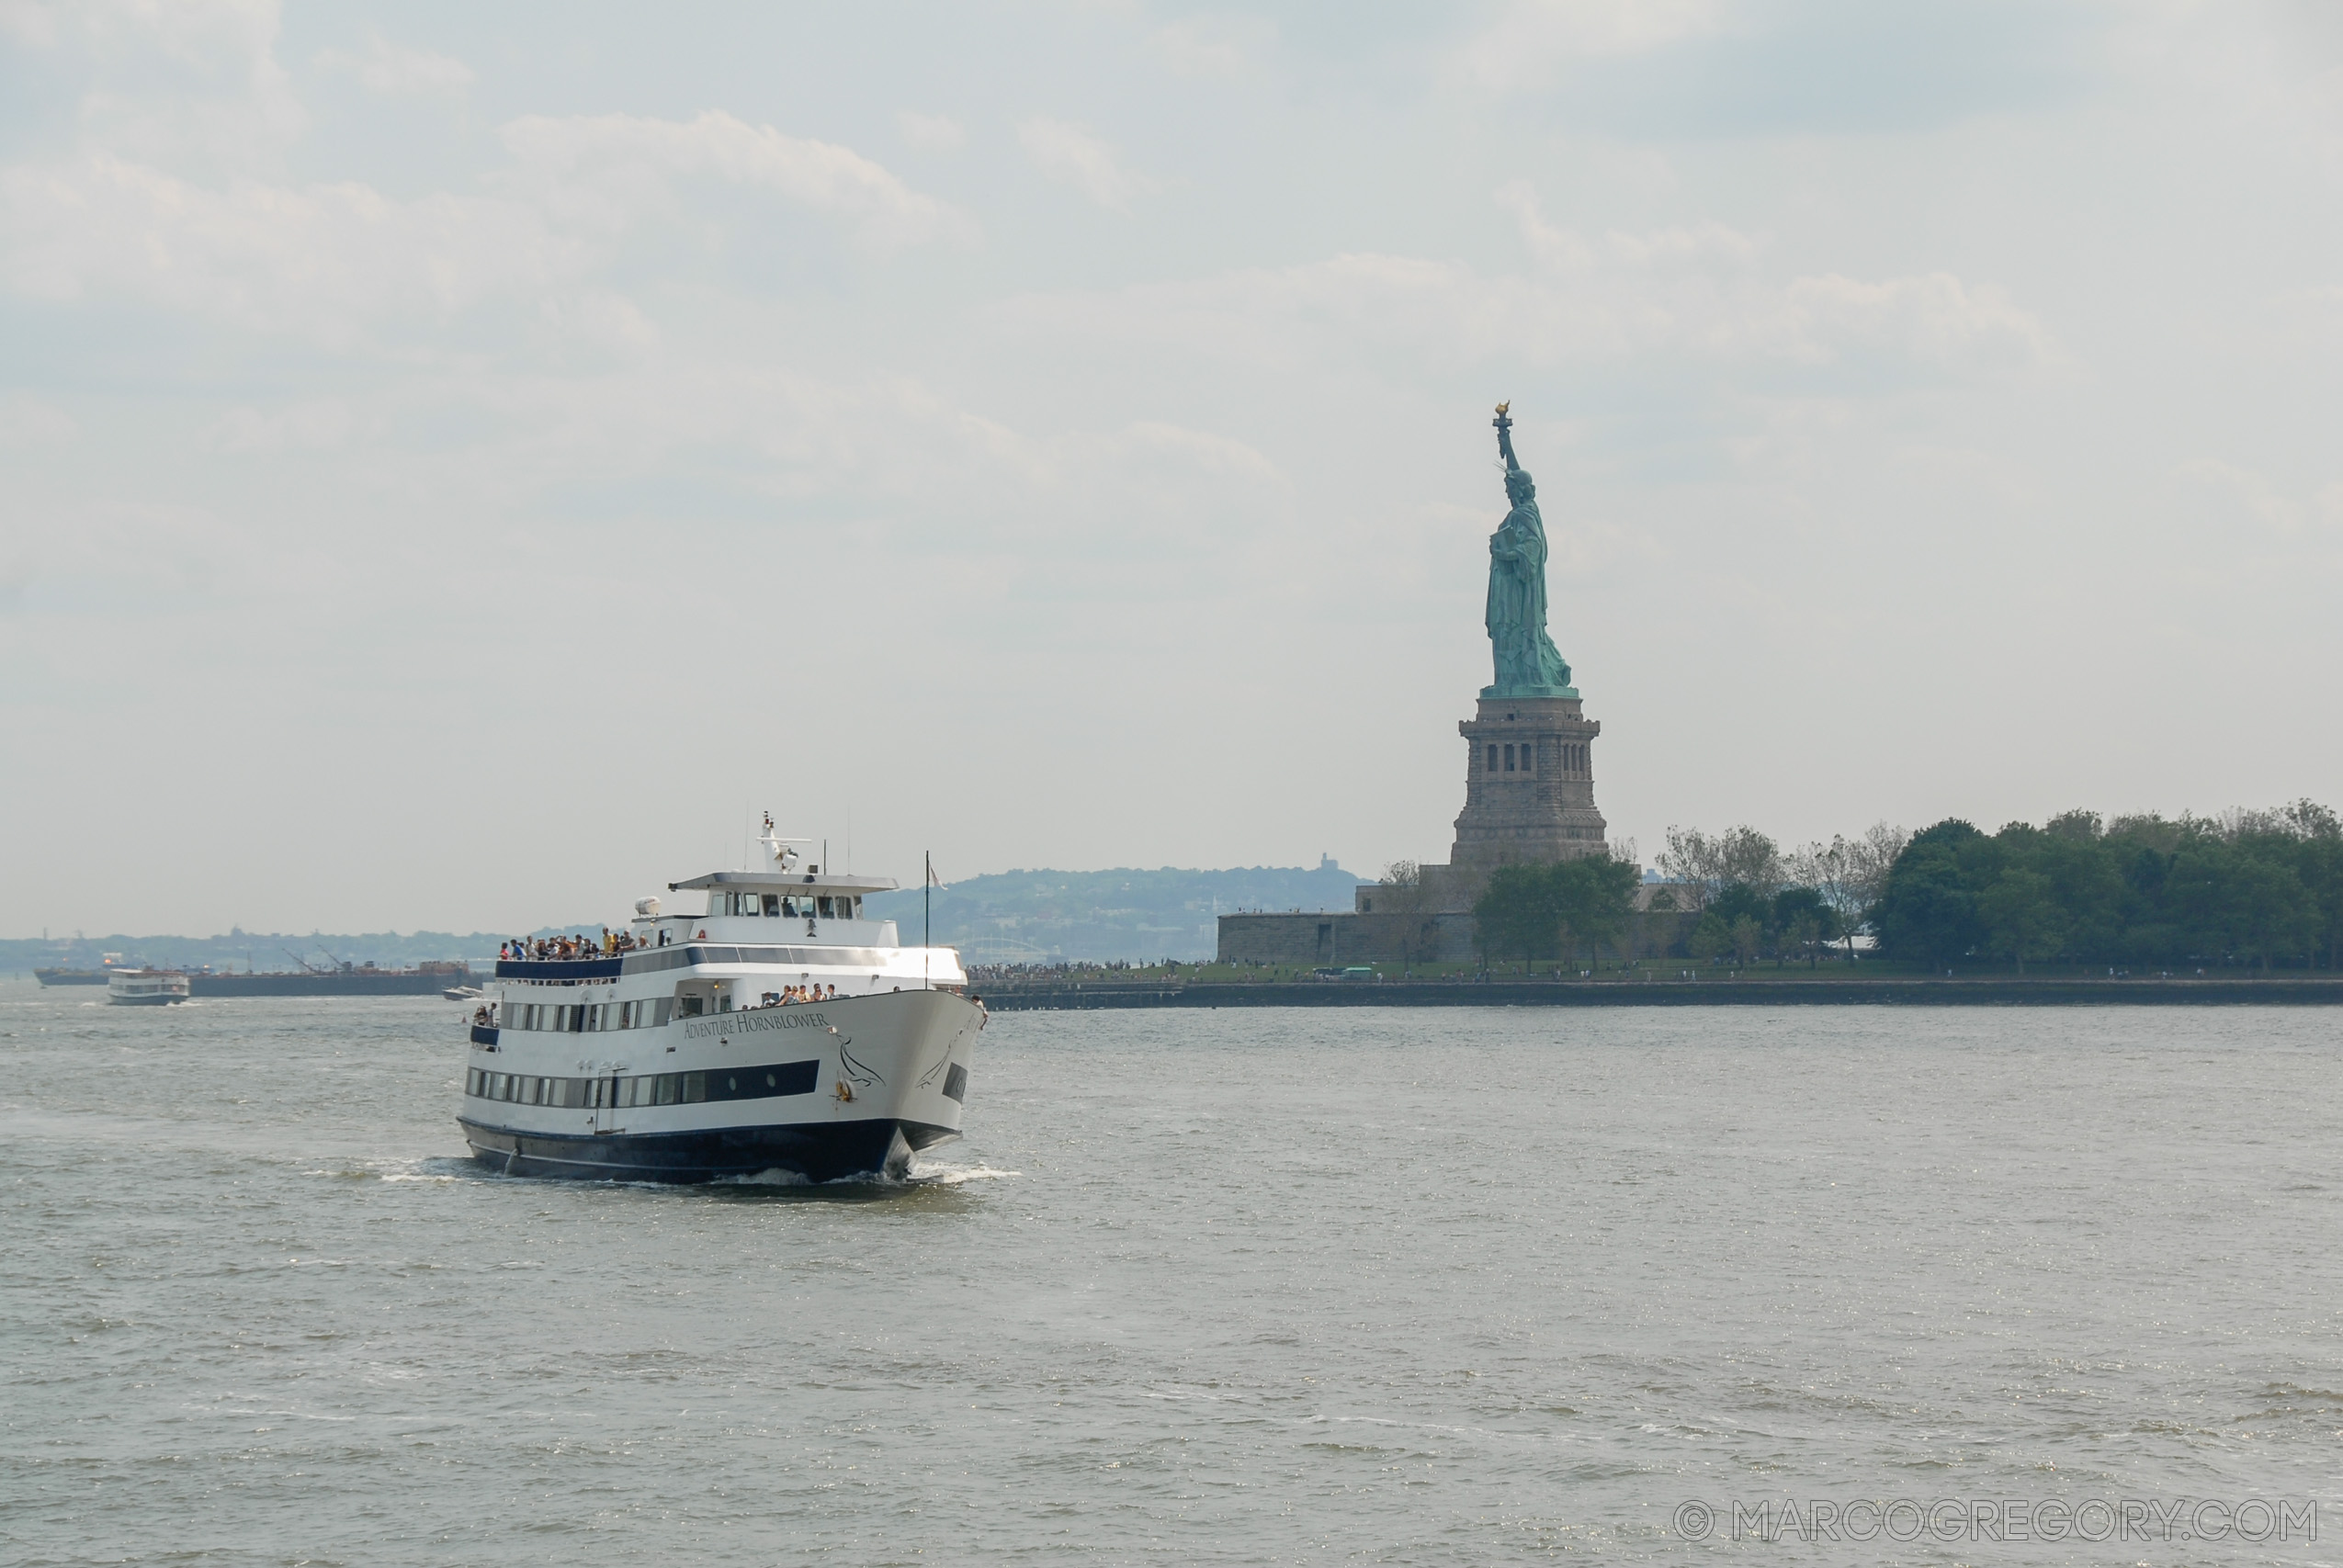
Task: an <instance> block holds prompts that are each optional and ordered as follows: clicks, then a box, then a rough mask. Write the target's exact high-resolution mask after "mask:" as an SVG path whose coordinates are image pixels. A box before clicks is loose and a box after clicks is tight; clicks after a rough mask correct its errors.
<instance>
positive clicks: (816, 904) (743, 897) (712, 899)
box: [707, 888, 863, 920]
mask: <svg viewBox="0 0 2343 1568" xmlns="http://www.w3.org/2000/svg"><path fill="white" fill-rule="evenodd" d="M707 912H708V914H709V915H711V916H715V915H730V916H732V917H734V918H735V919H738V918H741V917H746V916H769V917H771V918H773V919H793V920H811V919H821V920H859V919H862V918H863V901H862V898H861V897H860V896H859V895H855V896H851V897H850V896H849V895H847V894H844V893H838V894H830V893H807V894H796V893H745V892H736V891H734V890H732V889H730V888H724V889H720V890H719V891H717V892H715V893H712V894H710V895H709V896H708V899H707Z"/></svg>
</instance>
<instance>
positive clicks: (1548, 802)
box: [1219, 403, 1610, 964]
mask: <svg viewBox="0 0 2343 1568" xmlns="http://www.w3.org/2000/svg"><path fill="white" fill-rule="evenodd" d="M1490 423H1491V424H1493V425H1494V426H1495V427H1496V430H1497V452H1498V457H1499V459H1500V461H1501V462H1502V464H1503V465H1504V475H1505V498H1506V502H1507V503H1508V507H1509V510H1508V511H1507V512H1506V513H1505V516H1504V518H1503V520H1502V521H1501V522H1500V523H1499V524H1498V525H1497V531H1496V532H1495V533H1494V534H1491V535H1490V536H1489V539H1488V599H1487V610H1486V612H1485V614H1484V616H1483V621H1484V624H1485V626H1486V628H1487V630H1488V644H1489V658H1490V664H1491V667H1492V668H1491V679H1490V683H1489V684H1488V685H1486V686H1484V687H1482V688H1481V689H1480V694H1479V700H1478V702H1477V705H1476V708H1475V712H1474V715H1473V716H1472V717H1471V718H1469V719H1466V720H1463V721H1461V722H1460V723H1459V724H1458V725H1457V726H1456V731H1457V734H1458V735H1460V736H1461V737H1462V738H1463V739H1464V741H1465V744H1466V754H1465V808H1464V810H1463V811H1462V812H1460V813H1458V815H1457V817H1456V821H1455V831H1456V837H1455V840H1454V846H1453V847H1452V849H1451V851H1450V852H1449V858H1448V863H1446V864H1445V865H1424V866H1421V867H1419V868H1418V870H1417V877H1416V880H1415V882H1414V884H1413V885H1412V886H1391V885H1388V884H1371V885H1367V886H1361V887H1360V888H1359V889H1358V890H1357V892H1356V893H1355V895H1354V896H1353V897H1354V905H1353V908H1351V909H1349V910H1347V911H1331V912H1329V911H1318V912H1307V911H1304V912H1296V913H1287V914H1235V915H1223V916H1221V917H1220V922H1219V923H1220V933H1219V935H1220V940H1219V957H1220V960H1221V961H1222V962H1224V963H1238V964H1243V963H1265V964H1335V963H1338V962H1340V963H1353V964H1364V963H1369V962H1374V961H1378V960H1407V959H1413V960H1416V961H1419V962H1425V961H1430V962H1442V961H1453V960H1456V959H1462V958H1465V957H1468V956H1470V954H1471V953H1472V951H1473V917H1472V908H1473V902H1474V900H1475V899H1476V898H1477V897H1479V895H1480V892H1481V889H1482V888H1483V887H1484V886H1487V884H1488V877H1489V874H1490V873H1492V872H1494V871H1496V870H1497V869H1498V868H1499V867H1500V866H1504V865H1517V864H1520V865H1530V864H1551V863H1554V862H1556V861H1565V860H1577V859H1579V858H1580V857H1582V856H1587V855H1600V854H1606V853H1608V852H1609V850H1610V846H1609V842H1608V840H1607V838H1606V831H1607V828H1606V824H1605V823H1604V821H1603V818H1602V813H1601V812H1600V811H1598V810H1596V809H1595V804H1594V740H1595V737H1596V736H1598V735H1600V734H1601V733H1602V725H1601V724H1600V723H1598V722H1596V721H1594V720H1591V719H1589V718H1588V717H1586V716H1585V714H1584V712H1583V711H1582V709H1581V705H1580V699H1579V689H1578V688H1577V687H1576V686H1574V685H1572V684H1571V671H1570V666H1569V663H1568V660H1565V659H1564V658H1563V657H1562V654H1561V650H1560V649H1557V648H1556V647H1555V645H1554V638H1553V637H1552V636H1551V634H1550V633H1549V632H1548V631H1547V629H1546V622H1547V618H1548V616H1547V611H1548V604H1547V597H1546V583H1545V568H1546V560H1547V558H1548V555H1549V549H1548V546H1547V542H1546V536H1545V517H1544V515H1543V514H1542V513H1540V512H1539V510H1538V504H1537V484H1536V482H1535V481H1534V479H1532V478H1531V477H1530V474H1529V470H1527V469H1526V468H1522V464H1521V459H1520V458H1519V457H1518V456H1516V454H1515V453H1514V450H1513V420H1512V413H1511V404H1510V403H1500V404H1498V405H1497V417H1496V418H1495V419H1494V420H1492V421H1490Z"/></svg>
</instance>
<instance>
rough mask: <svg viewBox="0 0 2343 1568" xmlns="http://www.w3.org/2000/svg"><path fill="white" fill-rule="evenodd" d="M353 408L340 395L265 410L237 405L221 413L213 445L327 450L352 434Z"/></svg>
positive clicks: (245, 449)
mask: <svg viewBox="0 0 2343 1568" xmlns="http://www.w3.org/2000/svg"><path fill="white" fill-rule="evenodd" d="M352 423H353V422H352V420H351V418H350V411H349V408H348V406H347V405H346V404H345V403H344V402H342V400H340V399H338V398H323V399H319V400H315V401H311V402H302V403H295V404H293V405H291V406H290V407H289V408H283V409H279V410H278V411H277V412H275V413H268V414H265V413H262V412H260V411H259V410H257V409H251V408H244V407H237V408H232V409H230V410H229V411H228V412H227V413H226V414H224V415H223V416H221V420H220V423H218V424H217V425H215V426H214V427H213V429H212V432H211V445H212V446H215V447H217V448H218V449H219V450H221V451H222V452H283V451H286V450H289V449H298V450H305V451H312V452H315V451H327V450H331V449H332V448H334V447H336V446H343V445H344V444H345V443H346V442H347V441H348V440H349V438H350V432H351V427H352Z"/></svg>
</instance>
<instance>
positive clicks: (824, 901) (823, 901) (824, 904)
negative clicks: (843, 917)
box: [813, 897, 830, 920]
mask: <svg viewBox="0 0 2343 1568" xmlns="http://www.w3.org/2000/svg"><path fill="white" fill-rule="evenodd" d="M813 907H814V913H815V914H817V915H820V916H821V918H822V919H825V920H826V919H829V918H830V900H829V899H828V898H827V897H821V898H816V899H815V900H814V901H813Z"/></svg>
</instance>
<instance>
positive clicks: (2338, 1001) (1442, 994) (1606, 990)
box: [970, 977, 2343, 1012]
mask: <svg viewBox="0 0 2343 1568" xmlns="http://www.w3.org/2000/svg"><path fill="white" fill-rule="evenodd" d="M970 989H972V990H974V991H976V992H977V993H978V994H979V995H980V996H982V997H983V998H984V1005H985V1006H986V1007H987V1008H989V1009H990V1010H992V1011H994V1012H1040V1011H1063V1010H1094V1009H1106V1008H1224V1007H1229V1008H1262V1007H1271V1008H1327V1007H1881V1006H1885V1007H2094V1006H2096V1007H2318V1006H2343V979H2330V980H2314V979H2301V978H2293V977H2278V978H2271V979H2235V978H2220V979H2196V978H2190V979H2169V980H2166V979H2155V978H2144V979H2110V980H2073V979H2054V980H2014V979H1989V980H1961V979H1952V980H1945V979H1926V978H1919V979H1908V980H1869V979H1847V980H1835V979H1812V978H1805V979H1797V980H1788V979H1783V980H1747V979H1732V980H1658V979H1654V980H1488V981H1442V980H1432V981H1424V980H1386V981H1382V982H1380V983H1378V982H1374V981H1341V980H1326V981H1317V982H1299V983H1291V984H1282V985H1260V984H1244V983H1238V984H1230V983H1227V982H1218V981H1205V982H1199V983H1197V984H1194V985H1168V986H1167V985H1148V984H1143V983H1142V984H1118V983H1116V982H1115V981H1111V980H1099V981H1083V982H1080V983H1072V982H1069V983H1065V984H1049V985H1015V984H1009V985H999V986H985V985H978V986H973V987H970Z"/></svg>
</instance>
